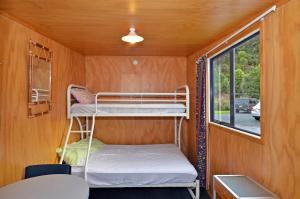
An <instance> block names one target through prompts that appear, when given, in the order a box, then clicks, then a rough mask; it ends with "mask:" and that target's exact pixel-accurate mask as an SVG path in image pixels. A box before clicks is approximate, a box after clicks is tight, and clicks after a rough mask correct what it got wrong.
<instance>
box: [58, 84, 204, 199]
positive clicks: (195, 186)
mask: <svg viewBox="0 0 300 199" xmlns="http://www.w3.org/2000/svg"><path fill="white" fill-rule="evenodd" d="M73 88H77V89H86V87H84V86H80V85H74V84H71V85H69V86H68V89H67V117H68V119H70V125H69V129H68V133H67V136H66V139H65V143H64V147H63V152H62V155H61V158H60V164H62V163H63V159H64V155H65V152H66V148H67V144H68V141H69V138H70V134H72V133H75V134H78V133H79V134H80V137H81V139H83V138H84V137H85V136H86V137H88V136H89V144H88V147H87V148H84V149H87V156H86V160H85V165H84V178H85V180H87V171H88V160H89V155H90V148H91V143H92V137H93V133H94V127H95V118H96V117H174V143H175V144H176V145H177V146H178V147H179V149H181V144H180V138H181V129H182V122H183V119H184V118H186V119H189V103H190V93H189V88H188V86H187V85H184V86H181V87H178V88H177V89H176V90H175V91H174V92H173V93H121V92H120V93H119V92H98V93H96V94H94V95H95V111H94V112H92V113H91V114H90V113H89V114H86V113H71V106H72V102H73V101H74V100H72V95H71V90H72V89H73ZM101 103H103V104H105V103H126V104H128V103H129V104H157V103H168V104H170V103H175V104H176V103H181V104H184V105H185V111H184V112H182V113H181V112H180V113H160V112H157V113H155V112H154V113H103V112H99V111H98V105H99V104H101ZM141 107H142V108H143V106H141ZM147 108H149V107H147ZM161 108H163V106H162V107H161ZM74 118H75V119H76V121H77V122H78V124H79V130H72V126H73V121H74ZM80 118H85V124H84V125H83V124H82V120H80ZM89 118H91V120H92V123H91V125H89ZM92 187H98V188H120V187H186V188H187V189H188V191H189V193H190V194H191V196H192V198H193V199H199V197H200V189H199V180H195V181H194V182H189V183H168V184H155V185H142V186H126V185H121V186H120V185H117V186H114V185H113V186H92Z"/></svg>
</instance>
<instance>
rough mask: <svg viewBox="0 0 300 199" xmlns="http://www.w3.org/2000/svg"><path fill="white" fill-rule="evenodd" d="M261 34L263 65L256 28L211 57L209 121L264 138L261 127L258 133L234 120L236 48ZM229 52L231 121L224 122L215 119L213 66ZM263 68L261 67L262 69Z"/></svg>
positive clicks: (258, 31) (259, 32)
mask: <svg viewBox="0 0 300 199" xmlns="http://www.w3.org/2000/svg"><path fill="white" fill-rule="evenodd" d="M257 35H258V36H259V44H260V49H259V51H260V52H259V54H260V60H259V62H260V67H261V65H262V63H261V60H262V59H261V50H262V49H261V45H262V44H261V31H260V29H256V30H255V31H253V32H251V33H249V34H247V35H245V36H244V37H242V38H241V39H239V40H238V41H236V42H235V43H233V44H232V45H229V46H227V47H226V48H224V49H222V50H220V51H218V52H217V53H215V54H214V55H212V56H210V57H209V61H208V63H209V93H210V95H209V121H210V122H212V123H215V124H216V125H219V126H221V127H225V128H229V129H233V130H235V131H237V132H240V133H242V134H245V135H248V136H251V137H255V138H259V139H261V138H262V131H261V127H260V134H257V133H255V132H252V131H249V130H246V129H242V128H238V127H236V126H235V124H234V123H235V121H234V117H235V116H234V115H235V108H234V103H235V87H234V86H235V85H234V84H235V76H234V66H235V48H236V47H238V46H240V45H241V44H243V43H245V42H247V41H249V40H251V39H252V38H254V37H256V36H257ZM226 53H229V55H230V57H229V64H230V66H229V67H230V82H229V84H230V85H229V88H230V123H227V122H224V121H218V120H215V119H214V103H213V100H214V75H213V67H214V64H213V62H214V60H215V59H217V58H219V57H221V56H223V55H224V54H226ZM260 70H261V69H260ZM260 81H261V78H260ZM260 95H261V89H260Z"/></svg>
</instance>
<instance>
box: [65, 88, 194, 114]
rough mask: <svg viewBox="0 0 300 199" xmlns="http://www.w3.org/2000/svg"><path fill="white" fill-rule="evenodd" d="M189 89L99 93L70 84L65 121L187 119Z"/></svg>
mask: <svg viewBox="0 0 300 199" xmlns="http://www.w3.org/2000/svg"><path fill="white" fill-rule="evenodd" d="M189 95H190V94H189V88H188V86H186V85H185V86H181V87H178V88H177V89H176V90H175V91H174V92H169V93H147V92H145V93H128V92H127V93H124V92H98V93H95V94H92V93H91V92H90V91H89V90H88V89H87V88H86V87H84V86H80V85H74V84H71V85H69V87H68V90H67V112H68V118H71V117H72V116H74V117H91V116H96V117H185V118H186V119H189V102H190V97H189Z"/></svg>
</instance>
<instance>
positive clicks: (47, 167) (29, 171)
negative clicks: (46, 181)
mask: <svg viewBox="0 0 300 199" xmlns="http://www.w3.org/2000/svg"><path fill="white" fill-rule="evenodd" d="M51 174H69V175H70V174H71V166H70V165H68V164H39V165H30V166H27V167H26V168H25V179H27V178H32V177H36V176H42V175H51Z"/></svg>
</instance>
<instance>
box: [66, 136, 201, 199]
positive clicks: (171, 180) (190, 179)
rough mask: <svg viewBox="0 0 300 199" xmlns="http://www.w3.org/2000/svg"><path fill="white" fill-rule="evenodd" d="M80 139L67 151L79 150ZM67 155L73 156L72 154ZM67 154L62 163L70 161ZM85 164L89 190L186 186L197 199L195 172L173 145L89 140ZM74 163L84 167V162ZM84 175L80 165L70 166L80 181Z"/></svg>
mask: <svg viewBox="0 0 300 199" xmlns="http://www.w3.org/2000/svg"><path fill="white" fill-rule="evenodd" d="M84 140H88V139H84ZM84 140H81V141H80V144H79V146H73V147H72V146H71V145H70V147H69V148H70V149H72V148H73V149H81V150H82V149H83V148H84V147H83V146H84V144H83V143H87V141H84ZM69 154H70V155H72V154H73V156H74V151H73V152H72V153H69ZM69 154H68V152H67V153H66V155H65V159H66V160H70V159H72V158H70V157H68V156H69ZM81 155H82V157H83V156H84V154H81ZM78 156H80V154H79V153H78V154H77V155H76V157H78ZM88 161H89V163H88V168H87V171H86V175H87V176H86V180H87V183H88V184H89V186H90V187H99V188H100V187H102V188H105V187H107V188H112V187H186V188H188V189H189V192H190V194H191V195H192V197H193V198H195V199H196V198H199V184H198V181H197V180H196V178H197V172H196V170H195V168H194V167H193V165H192V164H191V163H190V162H189V161H188V160H187V158H186V157H185V156H184V154H183V153H182V152H181V151H180V149H179V148H178V147H177V146H176V145H175V144H153V145H105V144H102V143H101V142H99V141H98V140H96V139H93V142H92V148H91V154H90V156H89V160H88ZM74 162H76V163H78V164H80V165H84V160H76V161H73V163H74ZM84 172H85V168H84V166H78V165H73V166H72V175H77V176H80V177H83V178H84V175H85V173H84ZM192 189H195V192H193V191H192Z"/></svg>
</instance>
